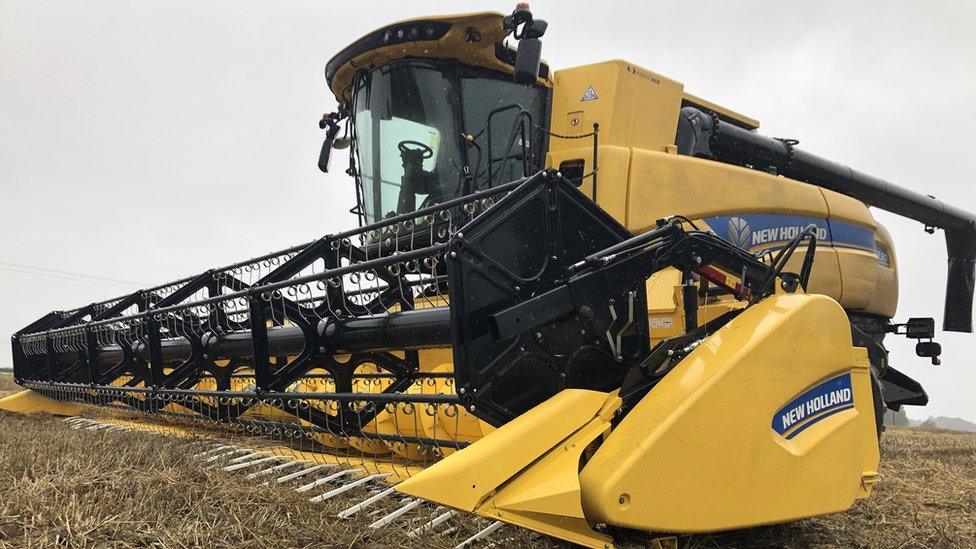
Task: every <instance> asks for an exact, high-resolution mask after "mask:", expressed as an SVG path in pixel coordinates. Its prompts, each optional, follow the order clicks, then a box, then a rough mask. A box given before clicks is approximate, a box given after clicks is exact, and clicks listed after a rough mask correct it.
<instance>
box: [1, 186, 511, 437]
mask: <svg viewBox="0 0 976 549" xmlns="http://www.w3.org/2000/svg"><path fill="white" fill-rule="evenodd" d="M523 182H524V180H523V181H516V182H511V183H508V184H505V185H500V186H499V187H497V188H495V189H489V190H485V191H481V192H477V193H473V194H471V195H468V196H465V197H461V198H458V199H454V200H449V201H446V202H444V203H442V204H439V205H436V206H432V207H428V208H423V209H420V210H417V211H415V212H411V213H408V214H404V215H400V216H396V217H392V218H389V219H385V220H383V221H381V222H378V223H374V224H372V225H368V226H365V227H362V228H359V229H355V230H351V231H346V232H342V233H339V234H336V235H329V236H326V237H323V238H321V239H319V240H316V241H313V242H311V243H308V244H306V245H302V246H296V247H292V248H288V249H287V250H283V251H281V252H275V253H271V254H266V255H264V256H261V257H260V258H257V259H255V260H252V261H249V262H242V263H237V264H234V265H231V266H229V267H225V268H222V269H211V270H208V271H206V272H204V273H201V274H200V275H197V276H194V277H188V278H184V279H181V280H179V281H176V282H174V283H171V284H167V285H163V286H157V287H154V288H150V289H148V290H140V291H137V292H133V293H131V294H129V295H126V296H122V297H120V298H117V299H114V300H109V301H105V302H101V303H96V304H92V305H88V306H85V307H81V308H79V309H76V310H73V311H68V312H53V313H49V314H48V315H45V316H44V317H43V318H41V319H39V320H38V321H36V322H34V323H32V324H30V325H29V326H27V327H26V328H24V329H22V330H20V331H19V332H17V334H16V335H15V336H14V338H13V341H12V343H13V345H12V346H13V352H14V375H15V378H16V379H17V381H18V383H20V384H22V385H23V386H25V387H28V388H32V389H35V390H37V391H39V392H41V393H43V394H49V395H52V396H55V395H57V396H59V397H61V398H64V397H68V398H69V399H70V400H72V401H77V402H86V403H91V404H101V405H106V404H112V403H116V404H122V405H124V406H126V407H128V408H130V409H135V410H138V411H143V412H162V411H163V408H164V407H165V406H166V404H167V403H169V402H173V401H174V398H175V399H178V400H181V401H182V402H184V403H185V402H188V401H187V400H186V399H192V400H191V401H189V402H190V403H191V404H192V406H190V409H191V410H192V411H193V412H196V413H198V414H200V415H202V416H205V417H209V418H215V419H217V420H220V421H240V416H241V415H242V414H244V413H246V412H247V411H248V410H249V409H251V408H252V406H254V405H255V404H257V403H259V402H260V403H264V404H269V403H270V404H272V405H273V406H274V407H276V408H279V409H281V410H283V411H285V412H288V413H291V414H292V415H296V414H297V412H298V409H297V408H296V407H290V406H288V405H287V403H288V401H289V400H293V399H299V400H300V401H303V402H306V401H309V400H311V401H320V402H325V401H327V402H331V403H342V404H343V405H342V406H338V410H340V412H339V413H337V414H334V415H330V414H328V413H325V412H322V411H321V410H320V409H319V408H317V407H315V406H309V407H306V408H304V409H303V411H302V414H301V415H302V418H303V419H304V420H306V421H308V422H309V423H310V424H312V425H314V426H315V427H317V428H320V429H324V430H325V431H327V432H329V433H334V434H337V435H339V436H360V437H366V438H370V437H373V438H376V436H378V433H370V432H367V430H365V429H364V426H365V425H367V424H369V423H370V422H371V421H372V420H373V419H374V418H375V417H376V414H377V413H379V411H381V410H382V406H380V404H382V403H385V402H422V403H426V404H428V405H443V404H447V403H452V402H456V400H457V399H456V397H449V396H448V397H444V396H442V395H432V394H422V395H412V394H408V393H406V390H407V389H408V388H409V387H410V386H411V385H412V384H413V383H415V382H417V381H418V380H422V379H427V378H437V377H444V376H443V374H436V373H422V372H420V371H419V360H418V351H417V350H416V349H419V348H424V347H432V346H441V347H447V346H449V345H450V341H449V337H448V336H449V326H448V324H449V321H450V317H449V315H447V314H446V309H445V308H444V307H440V308H435V307H431V306H430V305H432V304H434V305H436V304H437V303H436V302H433V301H431V300H430V298H431V297H435V298H437V299H445V298H447V293H448V292H447V281H446V279H445V277H444V275H443V274H442V272H443V266H442V265H441V263H442V262H443V254H444V253H445V252H446V251H447V248H448V242H449V240H450V239H451V238H452V237H453V236H454V234H455V233H456V232H457V231H458V229H459V228H460V227H461V226H462V225H463V224H464V223H466V222H467V221H470V219H473V218H474V217H476V216H477V215H478V214H480V213H481V212H482V211H484V210H485V209H486V208H487V207H489V206H490V205H491V204H492V203H493V202H494V201H495V200H497V199H498V198H499V197H500V196H503V195H504V194H505V193H507V192H509V191H511V190H512V189H514V188H516V187H517V186H519V185H520V184H522V183H523ZM432 220H436V221H439V222H440V223H433V222H432ZM441 229H443V230H441ZM421 233H423V235H420V234H421ZM418 235H420V236H418ZM356 240H358V245H357V244H356V243H355V241H356ZM315 265H320V266H321V270H319V271H316V270H315V269H314V268H313V266H315ZM310 268H311V269H312V270H311V272H310V271H309V270H310ZM248 271H250V272H251V273H252V274H251V276H252V278H255V277H256V279H255V280H251V281H245V280H243V279H242V276H243V274H244V273H246V272H248ZM258 275H260V276H258ZM364 277H365V278H366V279H367V280H370V277H372V278H371V280H370V282H369V283H368V284H367V287H366V289H363V288H362V287H361V285H362V284H363V282H362V279H363V278H364ZM357 285H359V286H360V287H357ZM313 286H314V287H315V288H317V290H313V289H312V287H313ZM316 293H317V295H315V294H316ZM303 295H305V296H306V297H302V296H303ZM309 296H313V297H309ZM418 300H427V301H428V303H427V305H428V306H427V307H424V308H421V309H419V310H418V309H417V306H418V305H422V304H420V303H418ZM404 319H405V320H404ZM242 336H243V337H246V338H247V339H249V345H247V344H244V345H241V343H242V342H241V341H239V340H240V339H241V337H242ZM377 336H378V337H379V338H380V339H379V340H378V341H374V342H373V344H372V345H371V346H366V348H365V349H364V347H363V346H362V345H359V346H358V347H357V341H361V340H369V339H376V337H377ZM281 337H286V341H285V342H284V344H281V343H280V342H279V341H278V339H280V338H281ZM232 340H233V341H236V344H233V345H231V342H232ZM174 349H176V350H175V351H174ZM222 349H224V350H225V351H221V350H222ZM226 349H233V351H232V352H231V351H227V350H226ZM113 357H114V360H115V361H116V362H114V363H112V362H111V360H112V358H113ZM107 360H108V361H109V363H108V364H106V361H107ZM225 360H227V361H228V362H227V363H226V364H222V363H223V361H225ZM218 361H219V362H220V363H219V362H218ZM367 364H368V365H375V367H376V368H379V369H380V372H379V373H375V372H357V370H358V369H359V368H360V367H361V366H363V365H367ZM242 370H245V371H249V372H253V374H252V375H245V376H241V374H240V373H239V372H240V371H242ZM313 370H314V371H325V372H327V374H324V375H325V376H327V377H328V378H329V379H330V380H331V382H332V383H333V384H334V387H335V391H334V392H330V393H307V392H306V393H301V392H295V391H293V390H290V388H291V387H293V385H294V384H295V383H296V382H298V381H299V380H301V379H304V378H306V377H308V376H309V374H310V372H312V371H313ZM313 375H314V376H319V377H321V376H322V375H323V374H321V373H317V374H313ZM235 377H237V378H238V380H239V381H240V379H241V378H243V379H245V380H247V381H251V380H253V389H252V390H250V391H243V392H242V391H240V390H235V383H234V382H233V379H235ZM376 378H379V381H382V383H383V386H382V392H379V393H373V392H362V391H360V392H357V390H356V386H357V384H359V385H361V383H360V382H362V381H363V380H366V379H376ZM205 380H212V384H213V385H214V386H215V388H216V390H214V391H201V390H199V389H195V388H194V387H197V386H198V385H199V383H200V382H201V381H205ZM237 385H240V383H239V382H238V383H237ZM245 394H246V395H247V396H246V397H245V396H243V395H245ZM397 440H398V441H406V442H409V441H408V440H405V439H404V438H403V437H397ZM442 442H445V443H447V442H450V441H442ZM455 442H456V441H455ZM452 444H453V443H452Z"/></svg>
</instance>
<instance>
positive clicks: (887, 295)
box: [865, 223, 898, 318]
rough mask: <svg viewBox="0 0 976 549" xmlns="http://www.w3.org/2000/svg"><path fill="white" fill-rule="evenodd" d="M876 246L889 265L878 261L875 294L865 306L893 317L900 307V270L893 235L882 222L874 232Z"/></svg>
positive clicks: (874, 311) (868, 309) (869, 309)
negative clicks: (896, 259)
mask: <svg viewBox="0 0 976 549" xmlns="http://www.w3.org/2000/svg"><path fill="white" fill-rule="evenodd" d="M874 242H875V244H874V245H875V247H876V248H877V249H878V250H879V251H880V254H881V255H883V256H884V257H885V258H886V259H887V265H885V264H883V263H882V261H881V260H880V259H879V261H878V275H877V278H876V279H875V287H874V295H873V297H872V298H871V302H870V303H868V305H867V307H866V308H865V309H866V310H867V311H871V312H873V313H876V314H879V315H883V316H886V317H888V318H891V317H893V316H895V312H896V310H897V308H898V270H897V264H896V261H895V245H894V243H893V242H892V241H891V235H890V234H888V229H886V228H885V227H884V226H883V225H881V224H880V223H879V224H878V225H877V229H876V230H875V233H874Z"/></svg>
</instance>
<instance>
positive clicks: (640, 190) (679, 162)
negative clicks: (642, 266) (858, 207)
mask: <svg viewBox="0 0 976 549" xmlns="http://www.w3.org/2000/svg"><path fill="white" fill-rule="evenodd" d="M629 193H630V197H629V199H628V208H629V215H628V217H627V219H628V223H627V228H629V229H630V230H631V231H634V232H638V233H639V232H644V231H646V230H648V229H649V228H651V227H653V226H654V222H655V221H656V220H658V219H660V218H661V217H665V216H668V215H674V214H681V215H684V216H687V217H690V218H692V219H697V218H701V217H706V216H713V215H724V214H730V213H749V212H775V213H784V214H797V215H808V216H812V217H819V218H821V219H823V218H826V217H827V205H826V202H825V201H824V198H823V194H821V192H820V190H819V189H818V188H817V187H814V186H813V185H807V184H805V183H800V182H797V181H793V180H790V179H786V178H783V177H775V176H772V175H769V174H765V173H762V172H757V171H755V170H750V169H747V168H740V167H738V166H732V165H730V164H721V163H718V162H712V161H709V160H702V159H700V158H693V157H690V156H678V155H673V154H667V153H658V152H653V151H645V150H634V153H633V160H632V166H631V179H630V189H629Z"/></svg>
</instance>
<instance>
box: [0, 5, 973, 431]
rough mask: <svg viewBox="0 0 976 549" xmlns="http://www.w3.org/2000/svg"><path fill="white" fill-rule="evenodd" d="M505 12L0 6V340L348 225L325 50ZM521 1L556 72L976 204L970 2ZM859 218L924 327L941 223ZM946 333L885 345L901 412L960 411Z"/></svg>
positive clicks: (933, 299)
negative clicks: (330, 165)
mask: <svg viewBox="0 0 976 549" xmlns="http://www.w3.org/2000/svg"><path fill="white" fill-rule="evenodd" d="M353 6H355V8H356V10H357V11H355V12H354V11H353V10H352V9H351V8H352V7H353ZM337 7H338V9H336V8H337ZM512 7H513V6H512V3H511V2H482V1H478V2H463V3H460V2H429V1H428V2H389V3H387V2H373V3H370V2H354V3H348V2H342V3H338V2H323V1H321V0H319V1H314V2H287V3H285V2H247V1H240V0H234V1H208V2H198V1H183V0H168V1H165V2H132V1H130V0H117V1H89V2H77V1H31V2H27V1H13V0H0V308H2V314H0V334H6V335H9V334H12V333H13V332H15V331H16V330H18V329H20V328H22V327H23V326H25V325H26V324H28V323H30V322H32V321H34V320H35V319H36V318H38V317H40V316H42V315H43V314H44V313H46V312H48V311H50V310H53V309H66V308H71V307H74V306H78V305H82V304H85V303H91V302H93V301H97V300H102V299H104V298H108V297H111V296H114V295H120V294H122V293H126V292H127V291H132V290H134V289H136V288H137V287H138V286H143V285H149V284H151V283H159V282H164V281H168V280H171V279H176V278H178V277H181V276H185V275H189V274H195V273H198V272H201V271H203V270H205V269H207V268H210V267H217V266H220V265H223V264H227V263H231V262H233V261H235V260H238V259H244V258H247V257H253V256H255V255H259V254H260V253H263V252H267V251H271V250H275V249H279V248H283V247H286V246H289V245H292V244H296V243H299V242H304V241H307V240H310V239H312V238H315V237H318V236H321V235H323V234H327V233H330V232H336V231H338V230H340V229H344V228H348V227H350V226H352V225H353V224H354V223H355V220H354V218H353V217H352V216H351V215H349V214H348V213H347V210H348V209H349V207H351V206H352V203H353V199H354V195H353V190H352V189H353V187H352V182H351V180H349V179H348V178H347V177H346V176H345V175H344V174H341V173H339V172H340V171H339V170H337V173H334V174H330V175H328V176H325V175H323V174H321V173H320V172H319V171H318V170H317V168H316V165H315V164H316V158H317V155H318V149H319V147H320V145H321V132H320V131H319V129H318V127H317V121H318V118H319V117H320V116H321V113H322V112H326V111H330V110H332V109H333V108H334V106H335V102H334V99H333V98H332V96H331V94H330V93H329V91H328V89H327V88H326V85H325V82H324V78H323V75H322V71H323V67H324V65H325V62H326V60H328V59H329V58H330V57H331V56H332V55H333V54H334V53H336V52H337V51H338V50H340V49H341V48H342V47H344V46H346V45H347V44H349V43H350V42H351V41H352V40H354V39H356V38H358V37H359V36H361V35H363V34H365V33H366V32H368V31H370V30H372V29H374V28H376V27H379V26H382V25H385V24H388V23H391V22H393V21H395V20H398V19H402V18H407V17H415V16H419V15H426V14H441V13H451V12H456V11H459V10H465V11H473V10H477V9H486V10H496V11H503V12H504V11H508V10H510V9H511V8H512ZM532 7H533V11H534V13H535V14H536V16H537V17H541V18H544V19H546V20H548V21H549V31H548V33H547V35H546V37H545V40H544V44H545V45H544V51H543V55H544V56H545V57H546V59H547V60H548V61H549V62H550V64H551V66H552V67H553V68H554V69H555V70H557V71H558V70H559V68H561V67H568V66H573V65H579V64H585V63H591V62H595V61H600V60H605V59H613V58H623V59H627V60H629V61H632V62H635V63H637V64H639V65H642V66H644V67H647V68H649V69H651V70H654V71H657V72H660V73H662V74H664V75H666V76H669V77H671V78H674V79H676V80H678V81H680V82H683V83H684V84H685V89H686V90H688V91H690V92H691V93H694V94H696V95H699V96H702V97H705V98H708V99H710V100H712V101H714V102H716V103H719V104H721V105H724V106H727V107H729V108H732V109H735V110H738V111H740V112H742V113H745V114H747V115H749V116H752V117H754V118H758V119H759V120H760V121H761V122H762V128H761V131H762V132H763V133H765V134H767V135H770V136H775V137H792V138H797V139H799V140H800V141H801V147H803V148H805V149H806V150H809V151H810V152H814V153H817V154H821V155H823V156H826V157H828V158H831V159H834V160H837V161H841V162H845V163H847V164H849V165H850V166H852V167H855V168H857V169H860V170H862V171H865V172H867V173H870V174H873V175H876V176H879V177H883V178H886V179H888V180H890V181H892V182H894V183H896V184H899V185H902V186H906V187H909V188H912V189H915V190H918V191H921V192H925V193H927V194H934V195H936V196H938V197H939V198H941V199H942V200H945V201H947V202H948V203H951V204H954V205H956V206H959V207H962V208H964V209H966V210H969V211H976V190H974V187H976V181H974V176H973V173H972V167H971V166H972V156H973V151H976V134H974V132H973V130H972V128H973V126H974V125H976V100H974V98H976V33H974V32H973V29H974V28H976V3H972V2H940V3H938V5H937V8H935V7H934V6H933V5H932V4H929V3H920V2H890V1H889V2H803V3H800V2H758V1H757V2H734V3H732V2H701V1H699V2H693V3H688V2H647V1H642V2H633V3H624V2H613V3H608V2H567V1H559V2H555V1H552V2H539V1H535V2H532ZM340 164H341V162H340ZM875 215H876V217H877V218H878V219H879V220H880V221H881V222H883V223H884V224H885V225H887V226H888V228H889V229H890V230H891V232H892V233H893V235H894V238H895V242H896V252H897V253H898V259H899V261H900V267H901V269H900V273H901V300H900V303H899V309H898V318H899V319H904V318H907V317H909V316H935V317H937V318H938V319H939V324H940V325H941V310H942V298H943V295H944V291H945V288H944V286H945V248H944V243H943V238H942V233H941V232H939V233H937V234H936V235H927V234H925V233H924V232H923V231H922V227H921V226H920V225H919V224H917V223H915V222H912V221H907V220H903V219H899V218H896V217H894V216H891V215H888V214H886V213H884V212H876V214H875ZM51 270H55V271H59V272H52V271H51ZM61 271H63V272H61ZM39 273H45V274H39ZM66 273H72V274H70V275H69V274H66ZM79 275H88V276H79ZM91 277H101V278H99V279H97V280H96V279H94V278H91ZM104 279H113V280H114V281H109V280H104ZM5 337H6V336H5ZM940 340H941V342H942V343H943V347H944V350H945V354H944V355H943V362H944V364H943V365H942V366H939V367H935V366H931V365H929V364H928V363H927V362H926V361H924V360H923V359H920V358H917V357H915V356H914V352H913V345H912V344H911V343H909V342H907V341H905V340H903V339H895V338H891V339H890V340H889V341H888V342H887V343H888V346H889V348H890V349H891V350H892V357H891V362H892V364H894V365H896V366H897V367H898V368H899V369H902V371H904V372H906V373H908V374H909V375H911V376H913V377H915V378H917V379H918V380H919V381H921V382H922V383H923V385H924V386H925V387H926V389H927V390H928V392H929V395H930V397H931V404H930V405H929V406H928V407H927V408H926V409H918V408H910V409H909V415H911V416H912V417H921V418H924V417H926V416H927V415H929V414H934V415H950V416H962V417H966V418H968V419H970V420H976V398H974V397H973V391H974V389H976V364H974V362H976V358H974V357H976V336H974V335H959V334H952V335H942V336H940ZM9 361H10V351H9V348H8V347H7V345H6V344H4V345H3V346H2V348H0V365H2V366H9Z"/></svg>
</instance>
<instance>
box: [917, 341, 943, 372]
mask: <svg viewBox="0 0 976 549" xmlns="http://www.w3.org/2000/svg"><path fill="white" fill-rule="evenodd" d="M915 354H916V355H918V356H920V357H923V358H931V359H932V364H934V365H936V366H938V365H939V364H942V361H941V360H939V355H941V354H942V345H939V344H938V343H936V342H934V341H920V342H918V343H916V344H915Z"/></svg>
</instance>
